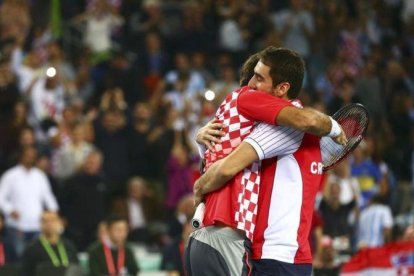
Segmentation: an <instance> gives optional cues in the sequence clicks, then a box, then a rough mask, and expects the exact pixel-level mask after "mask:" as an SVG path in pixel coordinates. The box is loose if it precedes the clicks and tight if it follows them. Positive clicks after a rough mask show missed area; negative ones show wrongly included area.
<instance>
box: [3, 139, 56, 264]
mask: <svg viewBox="0 0 414 276" xmlns="http://www.w3.org/2000/svg"><path fill="white" fill-rule="evenodd" d="M36 154H37V153H36V149H35V148H34V147H25V148H23V149H21V153H20V159H19V164H17V165H16V166H15V167H13V168H11V169H9V170H7V171H6V172H5V173H4V174H3V176H2V178H1V181H0V209H1V210H2V211H3V212H4V214H5V215H6V227H7V234H8V235H9V237H10V239H11V241H12V242H13V245H14V246H15V249H16V253H17V254H18V256H21V254H22V252H23V249H24V248H25V246H26V245H27V243H28V242H30V240H32V239H33V238H35V237H36V236H37V235H38V234H39V231H40V217H41V214H42V212H43V208H46V209H48V210H50V211H57V210H58V204H57V202H56V199H55V197H54V195H53V193H52V191H51V188H50V184H49V181H48V179H47V177H46V175H45V174H44V173H43V172H42V171H41V170H39V169H38V168H35V167H34V163H35V161H36Z"/></svg>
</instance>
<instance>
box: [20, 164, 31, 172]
mask: <svg viewBox="0 0 414 276" xmlns="http://www.w3.org/2000/svg"><path fill="white" fill-rule="evenodd" d="M20 165H22V167H23V168H25V169H26V170H28V171H30V170H31V168H32V167H33V166H32V165H29V164H23V163H20Z"/></svg>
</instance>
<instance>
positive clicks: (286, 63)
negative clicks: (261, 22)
mask: <svg viewBox="0 0 414 276" xmlns="http://www.w3.org/2000/svg"><path fill="white" fill-rule="evenodd" d="M259 55H260V61H261V62H263V63H264V64H265V65H267V66H269V67H270V71H269V74H270V77H271V78H272V81H273V87H275V86H276V85H278V84H280V83H282V82H288V83H289V84H290V89H289V91H288V93H287V96H288V98H289V99H295V98H297V97H298V95H299V92H300V90H301V88H302V82H303V76H304V74H305V62H304V61H303V59H302V58H301V57H300V56H299V54H298V53H296V52H295V51H292V50H289V49H286V48H278V47H274V46H269V47H267V48H266V49H264V50H262V51H261V52H260V53H259Z"/></svg>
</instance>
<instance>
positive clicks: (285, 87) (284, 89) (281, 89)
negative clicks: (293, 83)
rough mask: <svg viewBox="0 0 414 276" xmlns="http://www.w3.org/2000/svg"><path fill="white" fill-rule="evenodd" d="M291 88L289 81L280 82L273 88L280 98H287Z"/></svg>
mask: <svg viewBox="0 0 414 276" xmlns="http://www.w3.org/2000/svg"><path fill="white" fill-rule="evenodd" d="M289 89H290V83H288V82H282V83H279V84H278V85H276V87H275V88H274V89H273V91H274V95H275V96H276V97H278V98H287V93H288V91H289Z"/></svg>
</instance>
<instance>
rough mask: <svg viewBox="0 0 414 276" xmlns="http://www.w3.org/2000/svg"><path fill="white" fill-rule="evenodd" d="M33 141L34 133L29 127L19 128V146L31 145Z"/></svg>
mask: <svg viewBox="0 0 414 276" xmlns="http://www.w3.org/2000/svg"><path fill="white" fill-rule="evenodd" d="M35 142H36V141H35V137H34V133H33V131H32V130H31V129H30V128H24V129H22V130H21V132H20V137H19V144H20V146H33V145H34V144H35Z"/></svg>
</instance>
